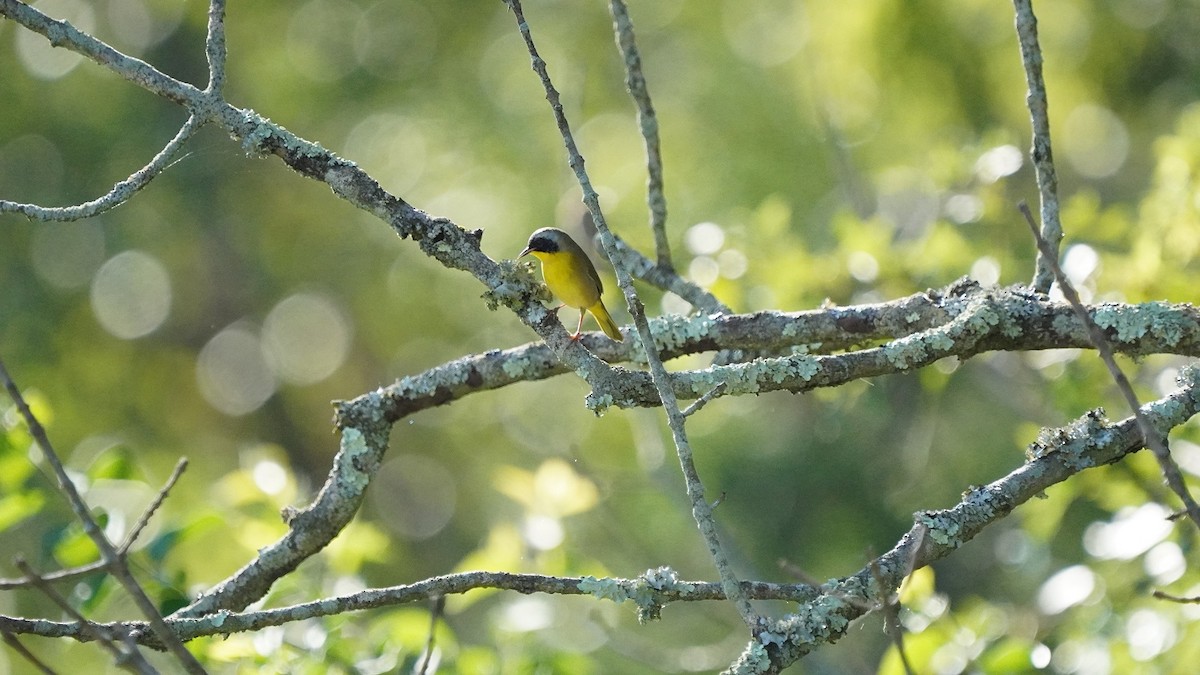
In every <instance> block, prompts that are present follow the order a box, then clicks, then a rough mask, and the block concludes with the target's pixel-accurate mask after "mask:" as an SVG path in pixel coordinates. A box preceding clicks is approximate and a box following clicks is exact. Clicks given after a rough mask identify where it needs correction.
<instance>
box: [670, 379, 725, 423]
mask: <svg viewBox="0 0 1200 675" xmlns="http://www.w3.org/2000/svg"><path fill="white" fill-rule="evenodd" d="M728 388H729V383H728V382H722V383H720V384H718V385H717V386H715V387H713V388H712V389H709V390H708V391H707V392H705V393H704V395H703V396H701V397H700V398H698V399H696V400H695V401H692V404H691V405H689V406H688V407H687V408H684V410H683V413H682V414H683V416H684V417H691V416H692V415H695V414H696V413H698V412H700V410H701V409H702V408H704V406H706V405H708V402H709V401H711V400H713V399H714V398H716V397H718V396H720V395H721V394H723V393H724V392H725V390H726V389H728Z"/></svg>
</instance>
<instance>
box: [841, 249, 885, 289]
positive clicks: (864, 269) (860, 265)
mask: <svg viewBox="0 0 1200 675" xmlns="http://www.w3.org/2000/svg"><path fill="white" fill-rule="evenodd" d="M846 269H847V270H849V272H850V276H852V277H854V278H855V279H857V280H858V281H861V282H863V283H864V284H867V283H871V282H872V281H875V279H876V278H877V277H878V276H879V261H878V260H876V259H875V256H873V255H871V254H870V253H867V252H866V251H853V252H851V253H850V255H849V256H847V257H846Z"/></svg>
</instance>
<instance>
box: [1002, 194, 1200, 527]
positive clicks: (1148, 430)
mask: <svg viewBox="0 0 1200 675" xmlns="http://www.w3.org/2000/svg"><path fill="white" fill-rule="evenodd" d="M1018 208H1019V209H1020V210H1021V214H1022V215H1023V216H1025V222H1026V223H1028V224H1029V229H1030V231H1031V232H1033V236H1034V238H1035V239H1036V240H1037V246H1038V250H1039V251H1041V252H1042V256H1043V257H1044V258H1045V259H1046V261H1047V262H1048V263H1049V265H1050V269H1051V273H1052V274H1053V275H1054V278H1055V279H1056V280H1057V281H1058V286H1059V288H1060V289H1061V290H1062V293H1063V297H1065V298H1066V299H1067V302H1069V303H1071V308H1072V309H1074V310H1075V314H1076V316H1078V317H1079V320H1080V321H1081V322H1083V324H1084V325H1085V326H1087V330H1088V335H1089V336H1090V337H1091V340H1092V344H1093V345H1095V346H1096V351H1097V352H1099V353H1100V359H1101V360H1102V361H1104V365H1105V366H1106V367H1107V368H1108V372H1109V374H1110V375H1111V376H1112V378H1113V381H1114V382H1116V384H1117V389H1118V390H1119V391H1120V392H1121V396H1123V397H1124V398H1125V402H1126V403H1127V404H1128V405H1129V407H1130V409H1132V410H1133V416H1134V418H1135V419H1136V420H1137V425H1138V429H1140V430H1141V432H1142V438H1143V441H1144V442H1145V444H1146V447H1148V448H1150V451H1151V452H1153V453H1154V457H1155V458H1156V459H1157V460H1158V464H1159V467H1160V468H1161V469H1162V473H1163V477H1164V478H1165V479H1166V481H1167V486H1168V487H1170V488H1171V490H1172V491H1173V492H1174V493H1175V494H1176V495H1178V496H1179V499H1180V500H1181V501H1182V502H1183V506H1184V509H1185V510H1186V511H1187V514H1188V517H1189V518H1191V519H1192V522H1194V523H1195V524H1196V525H1197V527H1200V505H1197V504H1196V500H1195V499H1193V498H1192V494H1191V493H1190V492H1189V491H1188V488H1187V485H1186V484H1185V483H1184V482H1183V476H1182V475H1181V474H1180V473H1179V467H1178V466H1176V465H1175V460H1173V459H1171V451H1170V450H1169V449H1168V448H1167V444H1166V439H1165V438H1164V437H1163V435H1162V434H1161V433H1159V432H1158V430H1157V429H1155V428H1154V425H1152V424H1150V420H1148V419H1146V416H1145V415H1143V414H1142V411H1141V403H1139V402H1138V399H1137V395H1136V394H1134V393H1133V387H1132V386H1131V385H1130V384H1129V378H1127V377H1125V373H1124V372H1123V371H1122V370H1121V368H1120V367H1119V366H1118V365H1117V362H1116V360H1115V359H1114V358H1113V350H1112V346H1111V345H1110V344H1109V342H1108V338H1107V337H1105V335H1104V331H1103V330H1101V329H1100V326H1097V325H1096V322H1095V321H1093V320H1092V316H1091V315H1090V314H1088V311H1087V308H1086V307H1084V306H1083V303H1082V302H1081V301H1080V300H1079V294H1078V293H1076V292H1075V288H1074V287H1073V286H1072V285H1071V281H1070V280H1069V279H1067V275H1066V274H1064V273H1063V270H1062V267H1060V266H1059V264H1058V258H1057V257H1056V255H1055V251H1054V249H1053V248H1052V247H1051V246H1050V244H1049V243H1048V242H1047V241H1046V240H1045V239H1044V238H1043V237H1042V235H1041V233H1040V232H1038V228H1037V223H1035V222H1034V220H1033V214H1032V213H1030V211H1029V205H1028V204H1026V203H1025V202H1023V201H1022V202H1021V203H1020V204H1019V205H1018Z"/></svg>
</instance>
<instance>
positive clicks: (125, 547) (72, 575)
mask: <svg viewBox="0 0 1200 675" xmlns="http://www.w3.org/2000/svg"><path fill="white" fill-rule="evenodd" d="M186 468H187V458H186V457H181V458H179V461H178V462H177V463H176V464H175V470H174V471H172V472H171V476H170V478H168V479H167V482H166V484H165V485H163V486H162V488H161V489H159V491H158V495H157V496H155V498H154V501H153V502H151V503H150V505H149V506H147V507H146V508H145V509H144V510H143V511H142V515H141V516H139V517H138V519H137V522H136V523H134V526H133V529H131V530H130V531H129V534H127V535H125V540H124V541H123V542H121V545H120V547H118V548H117V552H118V553H120V554H121V555H125V554H126V553H128V552H129V548H130V547H131V546H133V544H134V542H135V541H137V538H138V535H140V534H141V532H142V530H143V529H145V527H146V525H147V524H148V523H149V522H150V518H151V517H152V516H153V515H154V512H155V511H157V510H158V507H159V506H161V505H162V503H163V500H164V499H166V497H167V493H168V492H170V490H171V488H172V487H174V486H175V483H176V481H178V480H179V477H180V476H181V475H183V471H184V469H186ZM107 567H108V564H107V563H106V562H105V561H103V560H97V561H96V562H93V563H89V564H87V565H81V566H79V567H72V568H71V569H66V570H58V571H56V572H47V573H46V574H43V575H41V576H40V579H41V580H42V581H46V582H50V583H53V582H58V581H70V580H71V579H76V578H78V577H82V576H86V575H88V574H94V573H96V572H102V571H104V569H105V568H107ZM33 581H34V580H33V579H31V578H29V577H23V578H21V579H0V590H10V589H13V588H23V587H25V586H31V585H33Z"/></svg>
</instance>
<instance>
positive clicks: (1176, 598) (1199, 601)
mask: <svg viewBox="0 0 1200 675" xmlns="http://www.w3.org/2000/svg"><path fill="white" fill-rule="evenodd" d="M1153 595H1154V597H1156V598H1158V599H1159V600H1166V601H1167V602H1177V603H1179V604H1181V605H1200V595H1196V596H1192V597H1190V598H1188V597H1183V596H1180V595H1171V594H1170V593H1165V592H1163V591H1154V593H1153Z"/></svg>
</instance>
